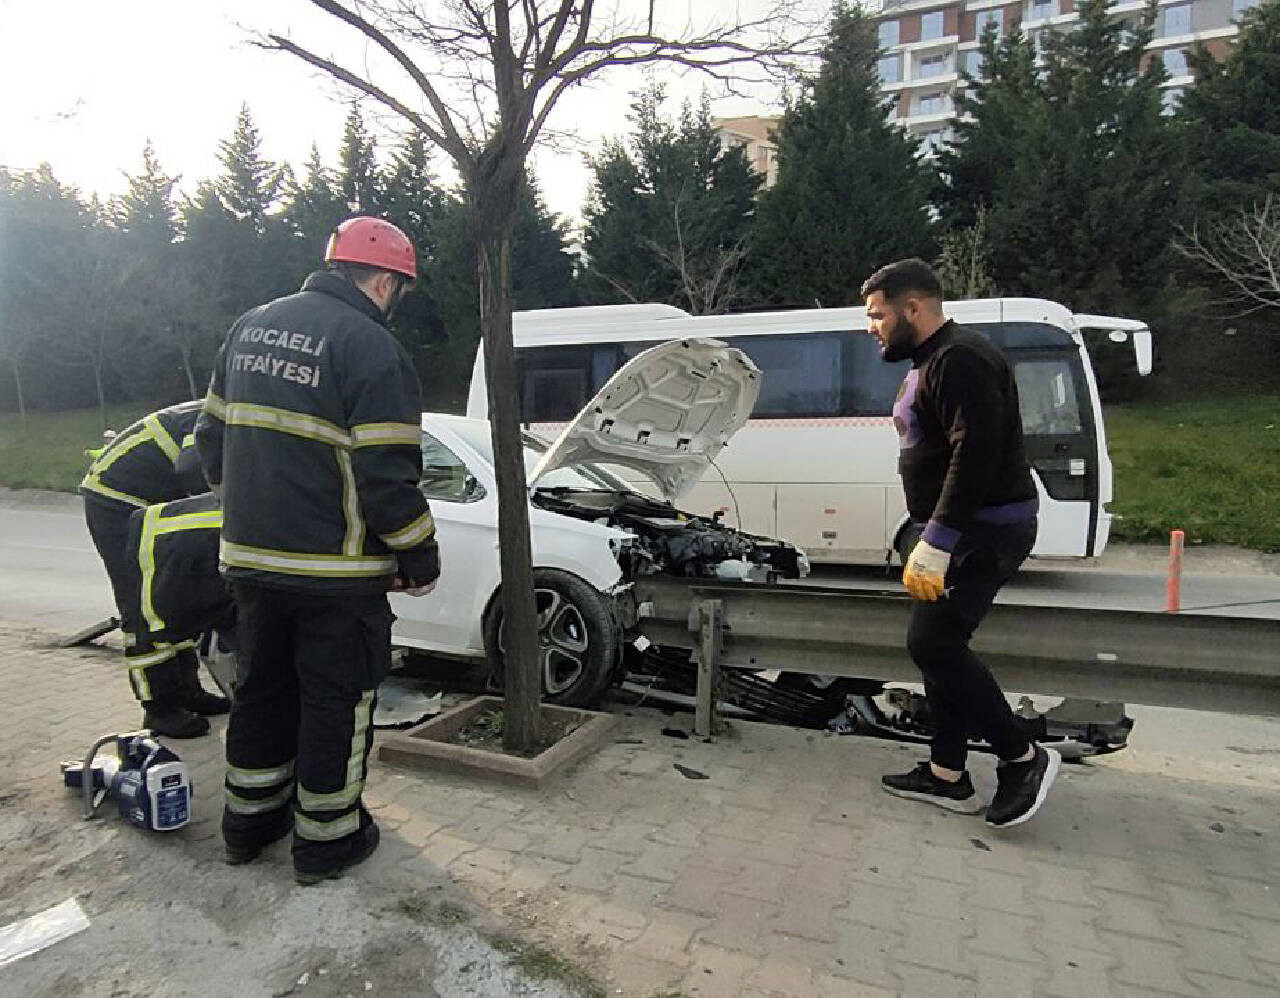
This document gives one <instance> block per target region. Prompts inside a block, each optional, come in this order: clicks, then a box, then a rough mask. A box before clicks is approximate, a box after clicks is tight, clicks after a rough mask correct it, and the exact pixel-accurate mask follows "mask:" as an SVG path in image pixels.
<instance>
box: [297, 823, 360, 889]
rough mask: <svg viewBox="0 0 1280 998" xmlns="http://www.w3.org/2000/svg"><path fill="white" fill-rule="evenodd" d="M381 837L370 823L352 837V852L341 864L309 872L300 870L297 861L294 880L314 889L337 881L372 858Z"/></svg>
mask: <svg viewBox="0 0 1280 998" xmlns="http://www.w3.org/2000/svg"><path fill="white" fill-rule="evenodd" d="M380 837H381V836H380V834H379V832H378V826H377V825H375V824H373V823H372V822H370V823H369V824H367V825H365V826H364V828H362V829H360V831H358V832H356V833H355V834H354V835H353V836H351V838H350V840H349V842H350V850H351V851H350V852H349V853H347V855H346V856H345V857H343V859H342V860H341V861H340V862H339V863H337V864H336V865H334V866H329V867H326V868H324V869H323V870H307V869H304V868H300V867H299V866H298V865H297V862H296V861H295V862H294V866H293V879H294V880H295V881H296V882H297V883H299V884H301V885H302V886H303V887H314V886H315V885H316V884H319V883H322V882H323V881H325V880H336V879H337V878H338V877H341V876H342V875H343V874H344V873H346V872H347V870H349V869H350V868H351V867H353V866H355V865H356V864H357V863H363V862H364V861H365V860H366V859H368V858H369V857H370V856H372V855H373V851H374V850H375V849H377V848H378V839H379V838H380Z"/></svg>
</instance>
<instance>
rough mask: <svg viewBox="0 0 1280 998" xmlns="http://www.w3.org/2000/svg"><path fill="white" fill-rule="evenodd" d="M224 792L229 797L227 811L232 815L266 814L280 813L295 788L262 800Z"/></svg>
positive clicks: (287, 788) (286, 788) (285, 789)
mask: <svg viewBox="0 0 1280 998" xmlns="http://www.w3.org/2000/svg"><path fill="white" fill-rule="evenodd" d="M224 792H225V793H226V795H227V810H228V811H230V812H231V813H232V814H264V813H265V812H267V811H278V810H280V808H282V807H284V806H285V805H286V804H288V803H289V798H290V797H292V796H293V787H285V788H284V789H283V790H281V791H280V792H279V793H278V794H272V795H271V796H270V797H264V798H263V799H262V800H248V799H247V798H244V797H241V796H239V795H238V794H234V793H232V792H231V791H230V790H226V791H224Z"/></svg>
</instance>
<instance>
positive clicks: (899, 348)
mask: <svg viewBox="0 0 1280 998" xmlns="http://www.w3.org/2000/svg"><path fill="white" fill-rule="evenodd" d="M915 349H916V341H915V330H914V329H913V328H912V326H911V323H909V322H907V320H906V319H905V318H904V317H903V316H902V313H900V312H899V313H897V314H895V315H894V317H893V326H892V328H890V329H889V331H888V332H887V333H885V334H884V343H883V345H882V346H881V347H880V359H881V360H883V361H884V362H885V363H888V364H893V363H896V362H897V361H900V360H907V359H908V358H909V357H910V356H911V355H912V354H913V353H914V352H915Z"/></svg>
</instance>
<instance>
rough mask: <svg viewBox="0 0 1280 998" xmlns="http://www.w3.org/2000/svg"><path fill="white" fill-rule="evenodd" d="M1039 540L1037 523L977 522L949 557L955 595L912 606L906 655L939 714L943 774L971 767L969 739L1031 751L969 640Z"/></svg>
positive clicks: (1000, 749) (999, 751)
mask: <svg viewBox="0 0 1280 998" xmlns="http://www.w3.org/2000/svg"><path fill="white" fill-rule="evenodd" d="M1035 539H1036V521H1035V520H1031V521H1029V522H1027V523H1015V524H1006V525H1000V526H996V525H984V524H975V525H974V526H973V527H972V528H970V529H968V530H966V531H965V532H964V534H962V535H961V537H960V541H959V543H957V545H956V549H955V551H953V552H952V554H951V566H950V568H949V569H948V570H947V586H948V588H949V590H950V592H949V595H947V596H944V597H942V598H940V599H939V600H938V601H937V602H936V603H929V602H926V601H923V600H915V601H913V603H912V607H911V622H910V623H909V624H908V626H907V650H908V651H909V652H910V653H911V657H912V659H913V660H914V661H915V663H916V665H917V666H919V667H920V671H921V673H923V674H924V691H925V696H926V697H927V698H928V700H929V707H930V710H931V712H932V714H933V721H934V734H933V742H932V746H931V751H930V759H931V761H932V762H933V763H934V764H935V765H938V766H941V767H942V768H944V769H953V770H961V771H962V770H963V769H964V768H965V757H966V754H967V751H968V747H967V744H966V743H967V740H968V735H970V734H974V735H980V736H981V737H983V738H985V739H986V741H987V743H988V744H989V745H990V746H991V748H992V750H993V751H994V752H995V754H996V755H997V756H999V757H1000V758H1001V759H1016V758H1018V757H1020V756H1022V755H1024V754H1026V751H1027V749H1028V748H1029V747H1030V743H1029V742H1028V741H1027V738H1026V735H1025V734H1024V733H1023V732H1022V730H1021V729H1020V728H1019V726H1018V722H1017V720H1016V718H1015V717H1014V714H1013V710H1012V708H1011V707H1010V706H1009V702H1008V701H1007V700H1006V699H1005V697H1004V694H1003V693H1001V691H1000V686H999V684H998V683H997V682H996V680H995V677H994V676H993V675H992V674H991V670H990V669H989V668H987V666H986V664H985V663H984V662H983V661H982V660H981V659H980V658H978V656H977V655H975V654H974V653H973V652H972V651H971V650H970V648H969V641H970V639H971V638H972V637H973V632H974V631H975V630H977V628H978V625H979V624H980V623H982V619H983V617H985V616H986V615H987V611H988V610H990V609H991V604H992V602H993V601H994V600H995V598H996V593H997V592H999V591H1000V587H1001V586H1003V585H1004V584H1005V583H1006V582H1008V581H1009V580H1010V579H1011V578H1013V575H1014V573H1015V572H1017V570H1018V566H1019V565H1021V564H1022V563H1023V561H1025V560H1026V557H1027V555H1029V554H1030V553H1031V548H1032V546H1033V545H1034V544H1035Z"/></svg>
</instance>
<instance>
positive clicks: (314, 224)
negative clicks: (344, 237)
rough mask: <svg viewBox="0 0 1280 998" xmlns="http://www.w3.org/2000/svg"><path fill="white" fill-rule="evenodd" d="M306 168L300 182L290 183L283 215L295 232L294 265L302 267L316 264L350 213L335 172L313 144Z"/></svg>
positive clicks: (292, 233)
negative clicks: (326, 163) (339, 225)
mask: <svg viewBox="0 0 1280 998" xmlns="http://www.w3.org/2000/svg"><path fill="white" fill-rule="evenodd" d="M305 170H306V172H305V175H304V177H303V180H302V181H301V182H299V181H297V180H294V181H292V182H291V183H290V184H289V186H288V189H287V194H286V201H285V208H284V215H283V218H284V222H285V224H286V225H287V226H288V228H289V231H290V234H291V235H292V242H293V253H292V254H291V255H292V257H293V262H294V265H295V266H296V267H298V268H302V269H305V268H308V267H314V266H315V263H316V261H317V260H319V259H320V257H321V254H322V253H323V252H324V247H325V244H326V242H327V241H328V239H329V235H330V233H332V232H333V230H334V228H335V227H336V226H337V224H338V223H339V222H341V221H342V219H343V218H344V217H346V216H347V215H348V214H350V212H348V211H347V206H346V204H345V203H344V202H343V199H342V193H341V191H340V190H339V189H338V185H337V182H336V180H335V178H334V175H333V171H332V170H330V169H329V168H328V167H326V166H325V165H324V161H323V160H321V158H320V150H319V149H318V148H317V147H316V146H315V144H314V143H313V144H312V146H311V155H310V156H308V157H307V163H306V168H305Z"/></svg>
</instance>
